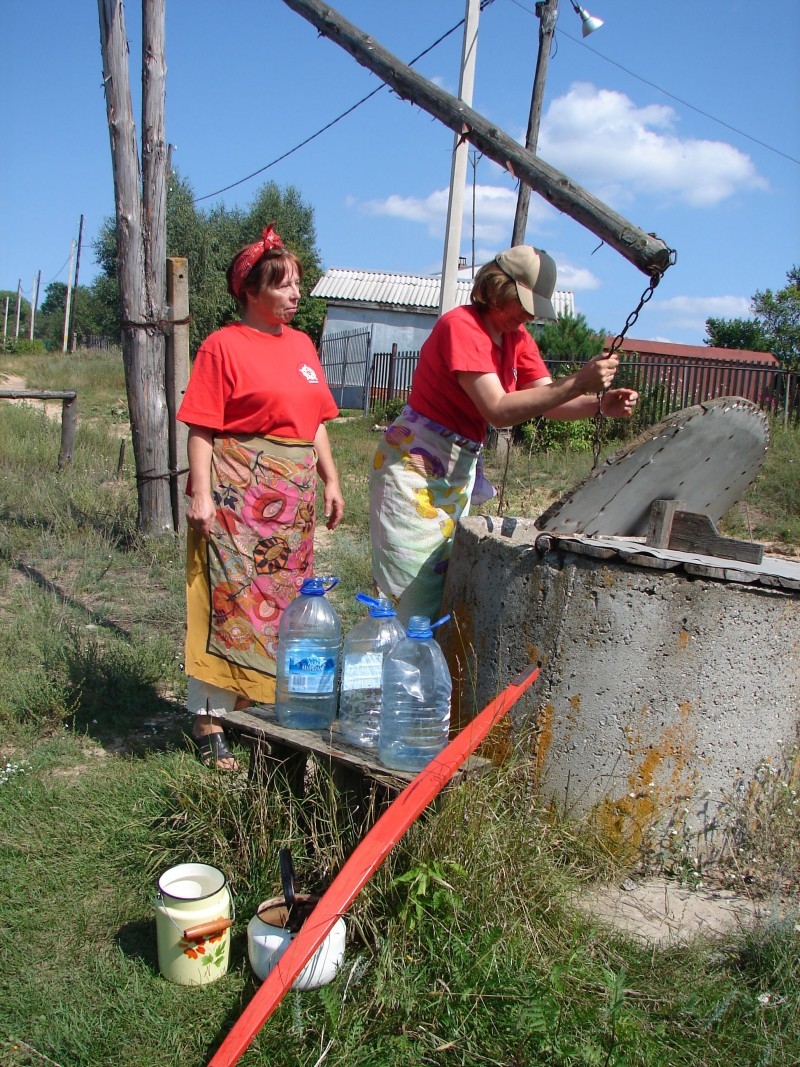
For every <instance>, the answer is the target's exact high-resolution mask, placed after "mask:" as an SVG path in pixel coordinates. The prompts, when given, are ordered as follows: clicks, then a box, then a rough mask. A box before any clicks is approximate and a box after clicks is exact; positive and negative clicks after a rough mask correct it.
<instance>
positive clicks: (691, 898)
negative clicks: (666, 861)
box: [575, 878, 800, 947]
mask: <svg viewBox="0 0 800 1067" xmlns="http://www.w3.org/2000/svg"><path fill="white" fill-rule="evenodd" d="M575 904H576V905H577V907H578V908H579V909H580V910H581V911H583V912H585V913H586V914H587V915H589V916H590V917H592V918H595V919H599V920H600V921H601V922H603V923H606V924H608V925H610V926H614V927H616V928H617V929H618V930H620V931H621V932H623V933H625V934H627V935H628V936H629V937H632V938H635V939H636V940H637V941H640V942H641V943H642V944H645V945H658V946H659V947H663V946H666V945H676V944H681V943H683V944H685V943H686V942H687V941H690V940H692V939H693V938H695V937H698V936H702V937H705V938H718V937H723V938H724V937H725V936H726V935H732V934H736V933H737V932H739V931H740V930H742V929H743V928H746V927H748V926H751V925H752V924H753V923H754V922H755V921H757V920H758V919H759V918H765V917H767V918H774V917H775V913H776V911H777V912H780V915H781V917H784V918H787V919H788V918H790V917H791V918H794V919H795V921H797V919H798V918H800V915H797V914H794V915H793V914H792V912H791V906H789V905H786V904H784V903H780V904H775V903H773V902H769V901H764V902H761V903H756V902H754V901H752V900H750V899H748V898H747V897H742V896H739V895H738V894H736V893H734V892H732V891H730V890H726V889H704V888H700V889H689V888H687V887H686V886H682V885H680V884H679V883H678V882H675V881H673V880H671V879H665V878H646V879H643V880H642V881H641V882H633V881H632V880H629V879H626V881H624V882H623V883H622V884H621V885H619V886H614V885H611V886H598V887H595V888H593V889H591V890H589V891H587V892H586V893H584V894H583V895H582V896H581V897H579V898H578V899H576V901H575ZM794 911H795V912H796V911H797V905H796V904H795V905H794Z"/></svg>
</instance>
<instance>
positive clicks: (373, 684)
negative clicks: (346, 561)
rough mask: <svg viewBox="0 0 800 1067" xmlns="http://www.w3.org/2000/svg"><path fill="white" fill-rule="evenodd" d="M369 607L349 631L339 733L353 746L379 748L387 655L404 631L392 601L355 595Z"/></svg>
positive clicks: (342, 684) (343, 675) (340, 693)
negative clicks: (367, 612) (383, 673)
mask: <svg viewBox="0 0 800 1067" xmlns="http://www.w3.org/2000/svg"><path fill="white" fill-rule="evenodd" d="M356 600H360V601H361V603H362V604H368V605H369V615H368V616H367V618H366V619H362V620H361V622H359V623H356V625H355V626H354V627H353V628H352V630H350V632H349V633H348V634H347V635H346V636H345V639H344V644H343V645H342V682H341V687H340V691H339V730H340V732H341V734H342V737H344V739H345V740H346V741H349V742H350V743H351V744H353V745H360V746H362V747H363V748H371V749H374V748H377V745H378V734H379V733H380V729H381V675H382V672H383V661H384V658H385V656H386V654H387V653H388V652H390V651H391V650H392V649H393V648H394V646H395V645H396V644H397V642H398V641H400V640H401V639H402V638H403V636H404V634H405V631H404V630H403V627H402V626H401V625H400V623H399V621H398V619H397V613H396V612H395V610H394V605H393V604H392V602H391V600H388V599H384V598H383V597H379V598H378V599H376V598H375V597H371V596H366V595H365V594H364V593H356Z"/></svg>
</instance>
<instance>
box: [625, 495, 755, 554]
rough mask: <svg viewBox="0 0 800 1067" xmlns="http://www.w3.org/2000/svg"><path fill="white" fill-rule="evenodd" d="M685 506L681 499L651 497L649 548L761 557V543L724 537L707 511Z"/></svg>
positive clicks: (648, 531)
mask: <svg viewBox="0 0 800 1067" xmlns="http://www.w3.org/2000/svg"><path fill="white" fill-rule="evenodd" d="M684 506H685V501H683V500H654V501H653V503H652V505H651V507H650V525H649V527H648V530H647V539H646V541H645V543H646V544H647V545H649V546H650V548H666V549H671V550H672V551H673V552H693V553H697V554H698V555H701V556H714V557H715V558H718V559H735V560H739V561H740V562H742V563H755V564H759V563H761V562H762V561H763V559H764V547H763V545H758V544H755V543H754V542H752V541H738V540H736V538H733V537H723V536H722V534H720V533H719V532H718V531H717V528H716V526H715V525H714V523H713V522H712V520H711V519H710V518H709V517H708V515H699V514H697V513H695V512H692V511H683V510H682V509H683V507H684Z"/></svg>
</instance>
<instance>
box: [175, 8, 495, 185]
mask: <svg viewBox="0 0 800 1067" xmlns="http://www.w3.org/2000/svg"><path fill="white" fill-rule="evenodd" d="M493 3H494V0H481V2H480V10H481V11H483V10H485V8H487V7H489V6H490V5H491V4H493ZM464 22H465V19H461V21H460V22H457V23H456V24H455V26H451V28H450V29H449V30H447V31H446V32H445V33H443V34H442V36H441V37H439V38H437V40H435V41H434V42H433V44H430V45H428V47H427V48H426V49H425V50H424V51H422V52H420V54H419V55H418V56H415V57H414V59H412V60H411V62H410V63H409V64H408V65H409V66H410V67H413V66H414V64H415V63H418V62H419V61H420V59H422V58H423V57H424V56H426V55H427V54H428V53H429V52H432V51H433V49H434V48H436V47H438V46H439V45H440V44H441V43H442V41H445V40H446V39H447V38H448V37H450V35H451V34H453V33H455V32H456V30H457V29H459V28H460V27H461V26H463V25H464ZM385 88H386V85H385V84H383V85H379V86H378V87H377V89H373V90H372V92H371V93H367V95H366V96H364V97H362V98H361V100H359V101H358V102H357V103H355V104H353V105H352V106H351V107H349V108H347V110H346V111H343V112H342V113H341V115H337V116H336V118H335V119H331V121H330V122H328V123H327V124H326V125H325V126H323V127H322V128H321V129H319V130H317V132H316V133H312V134H311V136H310V137H306V139H305V140H304V141H301V142H300V143H299V144H296V145H295V146H294V148H290V149H289V150H288V152H284V153H283V155H282V156H278V157H277V159H273V160H272V161H271V162H270V163H265V164H264V166H263V167H259V169H258V170H254V171H253V173H252V174H248V175H246V176H245V177H244V178H239V180H238V181H235V182H231V184H230V185H226V186H224V187H223V188H222V189H217V191H216V192H215V193H206V194H205V196H197V197H195V199H194V200H193V201H192V203H193V204H199V203H200V201H201V200H210V199H211V198H212V197H214V196H219V195H220V194H221V193H227V192H228V191H229V190H230V189H235V188H236V186H237V185H243V184H244V183H245V182H249V181H250V179H251V178H256V177H258V175H259V174H263V173H264V171H265V170H269V169H270V167H274V166H275V165H276V164H278V163H280V162H281V161H282V160H284V159H287V158H288V157H289V156H291V155H293V154H294V153H295V152H298V151H299V150H300V149H301V148H304V147H305V146H306V145H307V144H310V143H311V141H313V140H315V139H316V138H317V137H319V136H321V134H323V133H325V132H326V131H327V130H329V129H330V128H331V127H332V126H335V125H336V123H337V122H341V121H342V119H343V118H346V117H347V116H348V115H351V114H352V113H353V112H354V111H355V110H356V109H357V108H359V107H361V105H362V104H366V102H367V100H371V99H372V97H373V96H375V95H376V94H377V93H379V92H381V90H382V89H385Z"/></svg>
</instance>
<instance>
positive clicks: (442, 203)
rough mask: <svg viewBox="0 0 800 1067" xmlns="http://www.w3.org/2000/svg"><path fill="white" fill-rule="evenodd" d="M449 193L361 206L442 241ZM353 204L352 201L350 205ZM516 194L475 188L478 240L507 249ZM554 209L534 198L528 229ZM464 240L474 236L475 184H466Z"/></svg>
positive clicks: (367, 202)
mask: <svg viewBox="0 0 800 1067" xmlns="http://www.w3.org/2000/svg"><path fill="white" fill-rule="evenodd" d="M448 199H449V191H448V190H447V189H436V190H435V191H434V192H432V193H430V194H429V195H428V196H426V197H416V196H399V195H397V194H393V195H392V196H388V197H386V198H385V199H384V200H365V201H363V202H362V203H361V204H360V205H359V206H360V209H361V210H362V211H363V212H365V213H366V214H368V215H380V216H383V217H389V218H396V219H405V220H406V221H408V222H416V223H420V224H422V225H424V226H425V227H426V229H427V232H428V234H429V235H430V236H431V237H435V238H437V239H441V238H442V236H443V235H444V228H445V224H446V222H447V204H448ZM351 203H352V202H351ZM516 204H517V194H516V192H515V191H513V190H511V189H503V188H501V187H500V186H497V185H476V186H475V220H476V222H475V237H476V239H478V240H480V241H482V242H484V243H488V244H494V245H496V249H500V248H505V247H506V245H507V244H508V243H509V241H510V236H511V228H512V224H513V221H514V212H515V210H516ZM551 212H552V209H551V208H550V207H549V205H548V204H546V203H545V202H544V201H542V200H541V199H540V198H538V197H531V203H530V208H529V211H528V224H529V226H533V227H535V226H537V225H541V224H542V223H543V222H544V221H545V220H546V219H547V218H548V217H549V215H550V213H551ZM462 226H463V229H462V239H464V240H466V239H467V238H468V237H469V236H470V235H471V227H472V185H471V184H470V183H467V187H466V189H465V191H464V214H463V224H462Z"/></svg>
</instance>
